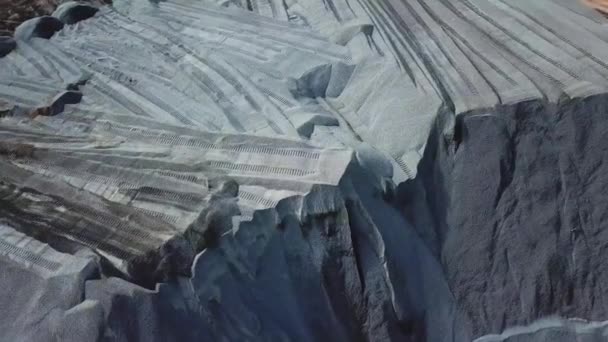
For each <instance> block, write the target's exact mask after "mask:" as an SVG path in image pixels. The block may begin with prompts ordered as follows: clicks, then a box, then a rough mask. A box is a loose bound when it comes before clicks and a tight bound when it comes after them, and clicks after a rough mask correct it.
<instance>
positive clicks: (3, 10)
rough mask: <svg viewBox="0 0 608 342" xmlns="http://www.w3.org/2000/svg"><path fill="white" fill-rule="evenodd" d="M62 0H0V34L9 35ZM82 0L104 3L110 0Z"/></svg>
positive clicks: (50, 9) (51, 10)
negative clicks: (23, 23)
mask: <svg viewBox="0 0 608 342" xmlns="http://www.w3.org/2000/svg"><path fill="white" fill-rule="evenodd" d="M61 2H63V1H62V0H0V36H6V35H8V36H11V35H12V34H13V31H15V28H16V27H17V26H19V24H21V23H22V22H24V21H25V20H28V19H31V18H34V17H39V16H41V15H49V14H51V13H53V11H54V10H55V8H56V7H57V5H58V4H60V3H61ZM83 2H92V3H98V4H99V3H106V4H109V3H111V2H112V1H111V0H89V1H83Z"/></svg>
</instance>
